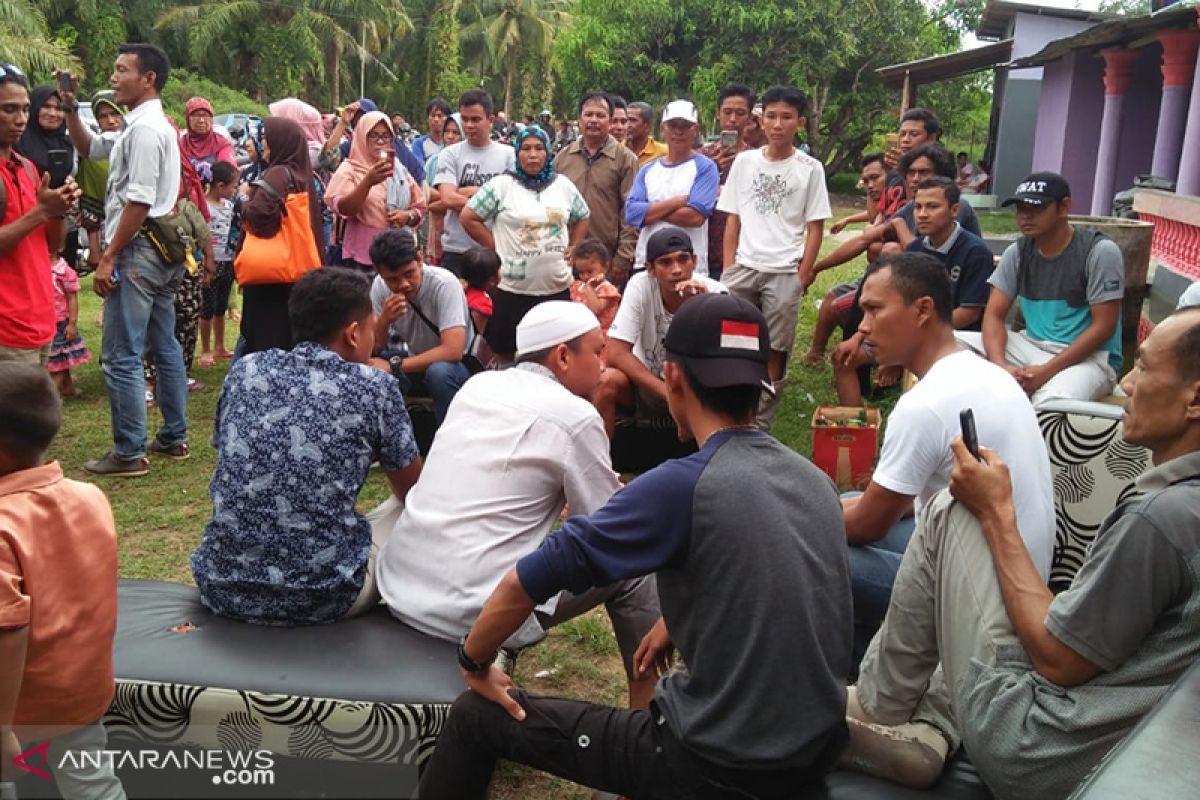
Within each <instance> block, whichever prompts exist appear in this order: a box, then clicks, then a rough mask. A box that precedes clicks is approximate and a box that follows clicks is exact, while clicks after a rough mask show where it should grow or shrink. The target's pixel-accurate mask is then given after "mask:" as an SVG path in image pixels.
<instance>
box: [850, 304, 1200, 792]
mask: <svg viewBox="0 0 1200 800" xmlns="http://www.w3.org/2000/svg"><path fill="white" fill-rule="evenodd" d="M1121 388H1122V389H1123V390H1124V391H1125V395H1126V399H1125V415H1124V417H1123V419H1122V425H1123V429H1122V433H1121V437H1122V438H1123V439H1124V440H1125V441H1126V442H1128V443H1129V444H1131V445H1136V446H1141V447H1145V448H1146V449H1148V450H1149V451H1150V453H1151V456H1152V459H1153V462H1154V467H1153V468H1152V469H1149V470H1147V471H1146V472H1144V473H1142V474H1141V476H1140V477H1138V479H1137V482H1136V484H1135V485H1134V487H1132V488H1133V489H1134V491H1131V492H1128V493H1124V494H1123V495H1122V498H1121V502H1120V503H1119V504H1118V505H1117V507H1116V508H1115V509H1114V511H1113V513H1112V514H1110V515H1109V517H1108V518H1107V519H1106V520H1105V521H1104V523H1103V524H1102V525H1101V526H1100V530H1099V531H1098V532H1097V533H1096V538H1095V543H1094V545H1093V546H1092V548H1091V550H1090V551H1089V552H1088V555H1087V557H1086V558H1085V559H1084V562H1083V565H1082V567H1080V569H1079V572H1078V573H1077V574H1076V576H1075V580H1074V581H1073V582H1072V583H1071V586H1070V587H1069V588H1067V589H1066V590H1065V591H1063V592H1061V593H1059V594H1058V595H1055V594H1053V593H1052V592H1051V591H1050V588H1049V587H1048V586H1047V585H1046V582H1045V580H1044V576H1043V575H1042V574H1041V573H1040V572H1039V571H1038V570H1037V569H1036V567H1035V565H1034V563H1033V559H1031V557H1030V556H1031V555H1032V553H1031V552H1030V550H1029V548H1028V543H1027V541H1026V537H1025V536H1024V534H1025V531H1024V528H1023V525H1022V519H1021V512H1020V508H1021V498H1020V497H1019V496H1018V494H1017V491H1016V482H1017V480H1018V479H1019V477H1020V469H1021V467H1020V466H1019V465H1017V464H1013V463H1012V462H1010V461H1009V460H1008V458H1007V457H1003V456H1001V455H999V453H997V452H996V451H995V450H993V449H990V448H988V447H983V448H981V454H982V456H983V463H980V462H979V461H976V460H975V459H974V458H972V457H971V456H970V455H969V454H968V453H967V450H966V447H965V445H964V443H962V442H958V441H953V440H952V444H951V447H952V448H953V450H952V452H953V464H954V466H953V472H952V478H951V482H950V491H949V493H941V494H939V495H938V496H937V497H935V498H933V500H932V501H931V502H930V503H929V505H928V506H927V508H926V514H927V516H926V517H925V518H924V519H923V520H922V522H921V525H920V526H919V527H918V530H917V533H916V535H915V536H914V538H913V543H912V547H911V548H910V553H909V555H908V556H906V557H905V559H904V565H903V568H902V570H901V573H900V575H899V576H898V577H897V580H896V589H895V593H894V597H895V602H894V603H893V604H892V605H891V607H890V608H889V609H888V613H887V619H886V621H885V622H884V623H883V628H882V629H881V630H880V631H879V636H878V637H876V639H875V641H873V642H872V643H871V649H870V651H869V652H868V654H867V658H866V659H865V660H864V661H863V668H862V674H861V675H860V676H859V681H858V684H857V685H856V686H855V687H854V689H852V690H851V691H850V697H849V699H848V703H847V716H848V717H849V720H848V722H849V723H850V731H851V746H850V749H849V750H848V751H847V752H846V755H845V756H844V762H845V763H846V764H848V765H849V766H850V767H851V768H852V769H857V770H861V771H866V772H871V773H873V774H876V775H879V776H880V777H883V778H887V779H890V780H893V781H897V782H900V783H904V784H907V785H910V786H927V785H929V784H930V783H932V782H934V781H936V780H937V779H938V777H939V776H940V775H941V773H942V769H943V767H944V765H945V753H946V750H945V743H944V741H943V743H942V746H941V747H940V748H932V747H930V746H929V745H928V744H927V742H929V741H933V742H935V743H936V741H937V739H939V738H941V736H942V733H941V732H940V731H938V730H931V729H930V728H929V726H928V725H927V724H925V721H924V720H923V719H922V718H921V716H920V714H919V710H920V703H921V702H922V701H921V699H920V698H922V697H923V696H924V694H925V689H926V683H927V681H928V679H929V676H930V674H931V673H932V672H933V670H934V669H935V668H936V667H937V666H938V665H939V664H940V665H941V667H942V669H944V671H945V679H946V680H945V683H946V685H947V686H948V687H950V689H951V691H952V692H953V700H954V722H955V725H956V726H957V728H958V731H959V732H960V734H961V737H962V740H963V742H964V743H965V745H966V747H967V749H968V750H969V751H970V753H971V760H972V762H973V763H974V764H975V766H976V767H977V768H978V769H979V773H980V775H981V776H982V777H983V779H984V781H985V782H986V783H987V785H988V787H989V788H990V789H991V790H992V791H993V792H995V793H996V796H997V797H1066V796H1067V795H1068V794H1070V793H1071V792H1072V790H1073V789H1074V788H1075V787H1076V786H1078V785H1079V783H1080V782H1081V781H1082V780H1083V779H1084V778H1085V777H1086V776H1087V775H1088V773H1090V772H1091V771H1092V770H1093V769H1095V767H1096V765H1097V764H1098V763H1100V761H1101V759H1102V758H1104V757H1105V755H1106V754H1107V753H1108V752H1109V751H1110V750H1112V748H1113V747H1114V746H1116V745H1117V744H1118V743H1119V742H1121V741H1122V740H1123V739H1124V738H1125V737H1126V736H1127V735H1128V734H1129V733H1130V731H1132V730H1133V728H1134V726H1135V725H1137V724H1138V723H1139V722H1140V721H1141V720H1142V719H1143V718H1144V717H1145V716H1146V714H1147V713H1149V711H1150V710H1151V709H1152V708H1153V707H1154V706H1155V705H1156V704H1157V703H1158V702H1159V701H1160V700H1161V699H1162V698H1163V697H1164V696H1165V695H1167V694H1168V693H1169V692H1170V691H1171V687H1172V686H1173V685H1174V684H1176V682H1177V681H1178V680H1179V678H1180V676H1181V675H1183V674H1184V672H1185V671H1186V670H1187V669H1188V668H1189V667H1190V666H1191V665H1192V664H1194V663H1196V660H1197V658H1198V657H1200V582H1197V581H1196V579H1195V574H1196V566H1195V565H1196V564H1197V563H1200V309H1195V308H1192V309H1186V310H1183V311H1177V312H1176V313H1175V314H1173V315H1171V316H1170V317H1167V318H1166V319H1165V320H1163V321H1162V322H1161V323H1159V324H1158V326H1157V327H1155V329H1154V331H1153V332H1152V333H1151V334H1150V336H1149V337H1148V338H1147V339H1146V341H1145V342H1143V343H1142V345H1141V347H1139V348H1138V354H1137V361H1136V362H1135V365H1134V368H1133V370H1132V371H1131V372H1130V373H1129V374H1127V375H1126V376H1125V378H1124V379H1123V380H1122V381H1121ZM976 418H977V421H978V422H980V423H982V421H983V420H982V418H981V415H979V414H978V413H976ZM981 439H982V433H981ZM1193 710H1194V706H1193ZM1193 730H1194V728H1193ZM1147 733H1149V731H1147ZM955 739H956V740H957V736H956V737H955ZM1151 741H1153V743H1154V746H1156V747H1160V748H1161V749H1162V752H1163V753H1171V752H1173V751H1172V749H1171V748H1170V747H1169V746H1166V744H1165V743H1163V742H1162V741H1161V738H1158V739H1155V738H1154V737H1151ZM1184 741H1185V742H1186V743H1187V745H1186V746H1181V747H1180V748H1179V751H1178V752H1180V753H1182V752H1183V751H1185V750H1194V747H1193V745H1194V741H1195V739H1194V733H1193V735H1192V737H1185V739H1184ZM1149 793H1150V794H1157V795H1160V796H1167V795H1169V794H1172V793H1170V792H1166V793H1164V792H1162V791H1159V792H1157V793H1155V792H1154V791H1153V790H1149ZM1089 794H1093V793H1089Z"/></svg>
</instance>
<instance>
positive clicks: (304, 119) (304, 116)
mask: <svg viewBox="0 0 1200 800" xmlns="http://www.w3.org/2000/svg"><path fill="white" fill-rule="evenodd" d="M267 110H268V111H270V112H271V116H272V117H283V118H284V119H290V120H291V121H292V122H295V123H296V124H297V125H299V126H300V130H302V131H304V138H305V140H306V141H308V143H309V144H318V145H324V144H325V139H326V138H328V137H326V135H325V126H324V124H322V122H321V112H320V111H317V110H316V109H315V108H313V107H312V106H310V105H309V104H308V103H306V102H304V101H303V100H299V99H297V98H295V97H285V98H283V99H282V100H276V101H275V102H274V103H271V105H269V106H267Z"/></svg>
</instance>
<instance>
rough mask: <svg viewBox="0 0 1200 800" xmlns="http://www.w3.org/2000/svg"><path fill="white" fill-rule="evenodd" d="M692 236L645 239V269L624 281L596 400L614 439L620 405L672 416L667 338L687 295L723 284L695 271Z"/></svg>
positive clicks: (660, 234) (665, 233) (670, 231)
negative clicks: (665, 366)
mask: <svg viewBox="0 0 1200 800" xmlns="http://www.w3.org/2000/svg"><path fill="white" fill-rule="evenodd" d="M695 270H696V254H695V252H693V250H692V240H691V238H690V237H689V236H688V235H687V234H686V233H684V232H683V231H682V230H680V229H679V228H675V227H670V226H668V227H666V228H662V229H661V230H658V231H656V232H655V233H654V235H653V236H651V237H650V239H649V241H647V243H646V269H645V270H643V271H641V272H638V273H637V274H635V275H634V276H633V277H632V278H630V279H629V283H627V284H626V285H625V295H624V297H622V298H621V305H620V307H619V308H618V309H617V316H616V319H614V320H613V323H612V326H611V327H610V328H609V329H608V367H607V368H606V369H605V370H604V374H603V375H602V376H601V378H600V387H599V388H598V389H597V390H596V396H595V398H594V402H595V404H596V410H597V411H599V412H600V416H601V417H602V418H603V419H604V430H605V432H607V433H608V436H609V438H610V439H611V438H612V435H613V431H614V430H615V428H616V419H617V410H618V408H620V409H622V410H625V411H630V412H634V413H636V414H637V415H638V416H639V417H645V418H650V417H657V416H664V415H666V414H667V384H666V381H665V380H664V379H663V364H664V363H665V362H666V350H665V349H664V345H663V341H664V339H665V338H666V335H667V328H668V327H669V326H670V324H671V320H672V319H674V317H675V314H676V312H678V311H679V308H680V307H681V306H682V305H683V304H684V302H685V301H687V300H688V298H691V297H695V296H696V295H700V294H706V293H709V292H717V293H720V294H728V293H729V290H728V289H726V288H725V287H724V286H723V285H722V284H721V283H720V282H718V281H714V280H712V279H711V278H706V277H703V276H700V275H696V274H695Z"/></svg>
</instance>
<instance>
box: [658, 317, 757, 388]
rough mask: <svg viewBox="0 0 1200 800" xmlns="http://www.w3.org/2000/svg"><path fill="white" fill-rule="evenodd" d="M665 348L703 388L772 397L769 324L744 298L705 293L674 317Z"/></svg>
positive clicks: (665, 341)
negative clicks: (752, 389)
mask: <svg viewBox="0 0 1200 800" xmlns="http://www.w3.org/2000/svg"><path fill="white" fill-rule="evenodd" d="M663 344H664V345H665V346H666V349H667V351H668V353H669V354H670V356H672V357H674V359H675V360H678V361H681V362H683V363H684V364H685V365H686V366H687V368H688V370H689V371H690V372H691V373H692V375H694V376H695V378H696V380H698V381H700V383H702V384H703V385H704V386H707V387H709V388H711V389H720V388H723V387H726V386H758V387H759V388H761V389H762V390H763V391H766V392H771V393H774V388H773V387H772V386H771V382H770V380H769V379H768V376H767V360H768V358H769V356H770V352H771V351H770V347H771V342H770V338H769V337H768V335H767V320H766V318H765V317H763V315H762V312H761V311H759V310H758V309H757V308H755V307H754V306H753V305H751V304H750V303H748V302H746V301H745V300H743V299H741V298H740V297H734V296H733V295H728V294H702V295H697V296H696V297H692V298H690V299H688V300H687V301H685V302H684V304H683V305H682V306H680V307H679V310H678V311H677V312H675V318H674V319H673V320H671V327H670V328H669V329H668V330H667V337H666V339H665V340H664V342H663Z"/></svg>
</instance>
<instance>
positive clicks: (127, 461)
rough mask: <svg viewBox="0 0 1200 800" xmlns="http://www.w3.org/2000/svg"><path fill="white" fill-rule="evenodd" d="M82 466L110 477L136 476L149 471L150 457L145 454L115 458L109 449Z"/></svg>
mask: <svg viewBox="0 0 1200 800" xmlns="http://www.w3.org/2000/svg"><path fill="white" fill-rule="evenodd" d="M83 468H84V469H86V470H87V471H88V472H91V473H93V474H95V475H106V476H108V477H110V478H137V477H140V476H142V475H145V474H146V473H148V472H149V471H150V459H148V458H146V457H145V456H139V457H137V458H117V455H116V453H113V452H112V451H111V450H110V451H109V452H107V453H105V454H104V457H103V458H98V459H96V460H95V461H89V462H87V463H86V464H84V465H83Z"/></svg>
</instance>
